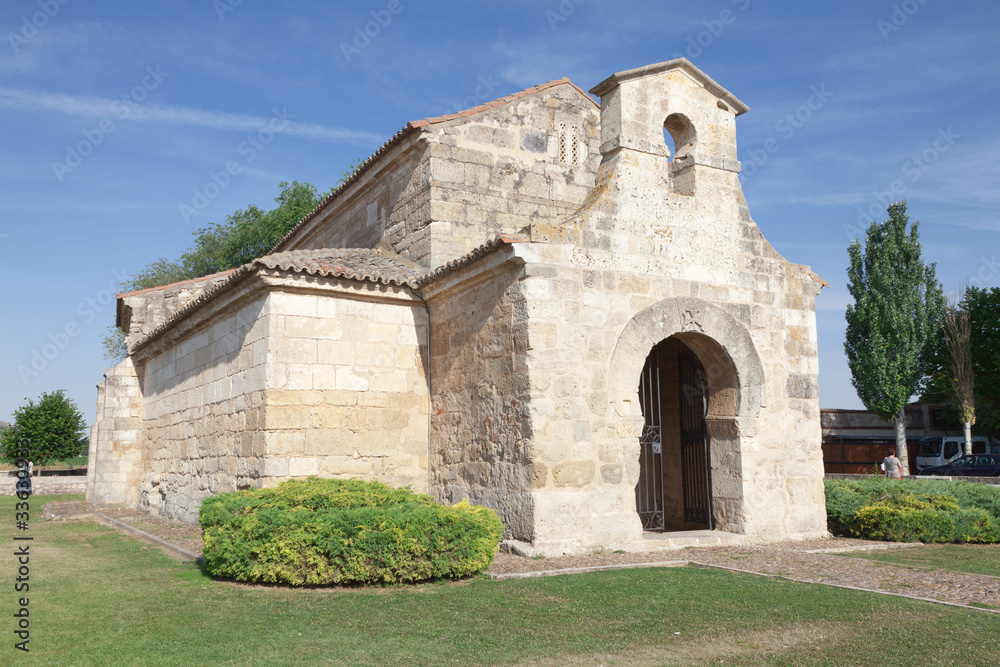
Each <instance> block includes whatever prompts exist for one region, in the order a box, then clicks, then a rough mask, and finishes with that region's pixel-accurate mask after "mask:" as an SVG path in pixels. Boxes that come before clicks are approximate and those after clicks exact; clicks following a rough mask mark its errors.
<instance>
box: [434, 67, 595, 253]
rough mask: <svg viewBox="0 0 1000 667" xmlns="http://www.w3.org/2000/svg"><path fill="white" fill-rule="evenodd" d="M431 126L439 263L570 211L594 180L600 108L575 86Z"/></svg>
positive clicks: (577, 206)
mask: <svg viewBox="0 0 1000 667" xmlns="http://www.w3.org/2000/svg"><path fill="white" fill-rule="evenodd" d="M431 128H432V129H433V132H431V133H429V134H428V139H427V140H428V142H430V150H429V156H430V176H431V185H432V190H431V219H432V223H431V227H432V231H431V257H430V262H429V264H430V266H432V267H438V266H440V265H442V264H445V263H446V262H448V261H450V260H452V259H455V258H457V257H461V256H462V255H464V254H465V253H467V252H469V251H470V250H472V249H473V248H476V247H477V246H479V245H480V244H482V243H483V242H484V241H487V240H488V239H490V238H492V237H493V236H495V235H496V234H498V233H500V232H516V231H518V230H520V229H522V228H524V227H526V226H527V225H529V224H530V223H532V222H535V221H538V220H556V219H560V218H565V217H568V216H569V214H571V213H572V212H573V211H575V210H576V209H577V208H579V206H580V205H581V204H582V203H583V201H584V199H585V197H586V195H587V192H589V190H590V188H591V187H593V185H594V175H595V173H596V172H597V165H598V163H599V162H600V151H599V143H600V127H599V115H598V112H597V108H596V107H595V105H594V103H593V101H592V100H590V99H589V98H587V97H585V96H584V95H582V94H581V93H580V92H579V91H578V90H577V89H575V88H574V87H573V86H571V85H568V84H566V85H558V86H555V87H554V88H549V89H547V90H545V91H544V93H534V94H530V95H526V96H524V97H521V98H518V99H516V100H514V101H511V102H507V103H506V104H503V105H500V106H497V107H495V108H493V109H490V110H486V111H480V112H478V113H475V114H471V115H469V116H465V117H462V118H460V119H457V120H452V121H448V122H445V123H441V124H436V125H432V126H431Z"/></svg>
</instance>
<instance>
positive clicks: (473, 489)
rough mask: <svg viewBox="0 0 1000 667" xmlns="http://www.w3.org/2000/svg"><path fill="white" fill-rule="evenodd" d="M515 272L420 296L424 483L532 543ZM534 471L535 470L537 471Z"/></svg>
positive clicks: (520, 306) (520, 300)
mask: <svg viewBox="0 0 1000 667" xmlns="http://www.w3.org/2000/svg"><path fill="white" fill-rule="evenodd" d="M519 278H520V269H519V267H517V266H514V267H510V266H507V267H505V268H504V269H503V270H501V271H500V272H498V273H496V274H487V275H485V276H480V277H479V278H478V280H477V281H474V282H470V283H468V284H462V283H461V282H460V281H461V279H462V275H461V274H460V275H459V276H456V277H455V278H454V279H453V280H451V281H447V282H446V283H445V284H444V285H439V286H436V287H435V290H437V289H442V291H441V292H436V291H435V292H434V293H432V294H429V295H427V294H425V296H426V298H427V299H428V304H429V306H430V311H431V321H432V323H433V335H432V338H431V386H432V392H433V397H432V406H433V409H432V413H431V459H430V480H431V482H430V483H431V488H432V490H433V493H434V494H435V495H436V496H437V497H438V500H440V501H442V502H446V503H456V502H458V501H460V500H462V499H468V500H469V501H470V502H472V503H475V504H480V505H485V506H487V507H491V508H493V509H494V510H496V511H497V512H498V513H499V515H500V518H501V519H503V522H504V526H505V537H506V538H507V539H515V540H522V541H528V542H530V541H531V540H532V539H533V521H534V520H533V508H532V502H531V489H532V487H533V485H534V483H535V482H534V479H535V476H536V475H538V474H542V475H544V472H540V471H538V470H536V467H535V466H533V465H532V464H531V456H530V452H529V450H528V447H529V443H530V438H531V424H530V422H529V420H528V418H527V412H526V407H525V406H526V400H527V391H528V378H527V369H526V367H525V363H524V357H525V354H526V352H527V345H528V340H527V323H526V322H525V311H524V296H523V294H522V293H521V289H520V284H519ZM543 468H544V466H543Z"/></svg>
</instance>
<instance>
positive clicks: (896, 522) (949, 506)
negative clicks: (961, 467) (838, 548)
mask: <svg viewBox="0 0 1000 667" xmlns="http://www.w3.org/2000/svg"><path fill="white" fill-rule="evenodd" d="M826 511H827V523H828V526H829V528H830V530H831V531H832V532H833V533H834V534H836V535H845V536H850V537H861V538H864V539H871V540H887V541H890V542H918V541H919V542H959V543H961V542H982V543H995V542H1000V529H998V526H1000V488H996V487H992V486H987V485H982V484H969V483H963V482H944V481H940V480H939V481H932V480H919V479H905V480H890V479H886V478H879V477H873V478H872V479H864V480H839V479H838V480H826Z"/></svg>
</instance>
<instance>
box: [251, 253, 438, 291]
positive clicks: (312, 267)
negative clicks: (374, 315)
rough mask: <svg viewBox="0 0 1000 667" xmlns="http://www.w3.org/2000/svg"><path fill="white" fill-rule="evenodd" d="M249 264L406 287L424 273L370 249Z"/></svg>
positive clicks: (284, 255) (274, 258) (267, 257)
mask: <svg viewBox="0 0 1000 667" xmlns="http://www.w3.org/2000/svg"><path fill="white" fill-rule="evenodd" d="M251 264H259V265H261V266H266V267H267V268H269V269H281V270H283V271H296V272H300V273H308V274H309V275H311V276H324V277H326V276H330V277H337V278H348V279H350V280H368V281H371V282H376V283H385V284H387V285H389V284H396V285H400V286H402V285H406V286H408V287H416V285H417V282H418V280H419V278H420V275H421V274H422V273H425V272H426V269H424V268H423V267H421V266H420V265H419V264H416V263H414V262H410V261H408V260H405V259H403V258H402V257H400V256H399V255H397V254H395V253H394V252H392V251H391V250H383V249H374V250H372V249H369V248H322V249H319V250H292V251H289V252H276V253H273V254H270V255H265V256H263V257H261V258H259V259H255V260H254V261H253V262H251Z"/></svg>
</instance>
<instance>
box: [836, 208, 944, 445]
mask: <svg viewBox="0 0 1000 667" xmlns="http://www.w3.org/2000/svg"><path fill="white" fill-rule="evenodd" d="M888 213H889V219H888V220H886V221H885V222H881V223H880V222H873V223H872V224H871V226H869V228H868V232H867V235H866V238H865V245H864V247H863V248H862V246H861V243H860V242H859V241H858V239H854V240H853V241H852V242H851V245H850V247H849V248H848V256H849V258H850V266H849V267H848V269H847V275H848V284H847V289H848V291H849V292H850V293H851V296H852V297H854V303H853V304H852V305H849V306H848V307H847V314H846V317H847V337H846V341H845V343H844V348H845V351H846V352H847V360H848V364H849V366H850V368H851V376H852V384H853V385H854V388H855V389H856V390H857V392H858V397H859V398H860V399H861V402H862V403H864V404H865V406H866V407H867V408H868V409H869V410H871V411H872V412H873V413H875V414H876V415H878V416H879V417H881V418H882V419H884V420H886V421H896V422H897V432H896V442H897V449H898V450H899V453H900V459H901V460H903V462H904V465H905V463H906V439H905V430H904V428H901V426H902V423H901V414H902V410H903V408H904V407H905V406H906V404H907V403H908V402H909V399H910V397H911V396H913V395H914V394H917V393H918V392H919V391H920V389H921V388H922V387H923V385H924V382H925V378H926V377H927V375H928V371H929V370H930V366H931V364H930V361H931V357H932V355H933V350H934V346H935V345H936V344H937V341H938V340H939V339H940V335H939V332H940V318H941V313H942V310H943V308H944V294H943V291H942V289H941V285H940V283H939V282H938V280H937V277H936V275H935V265H934V264H933V263H932V264H925V263H924V261H923V259H922V257H921V246H920V241H919V240H918V239H919V236H918V233H917V228H918V227H919V224H920V223H919V222H917V221H914V222H913V224H912V225H910V228H909V230H907V225H908V224H909V216H908V215H907V213H906V202H905V201H902V202H896V203H895V204H892V205H890V206H889V207H888ZM897 418H898V419H897Z"/></svg>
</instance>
